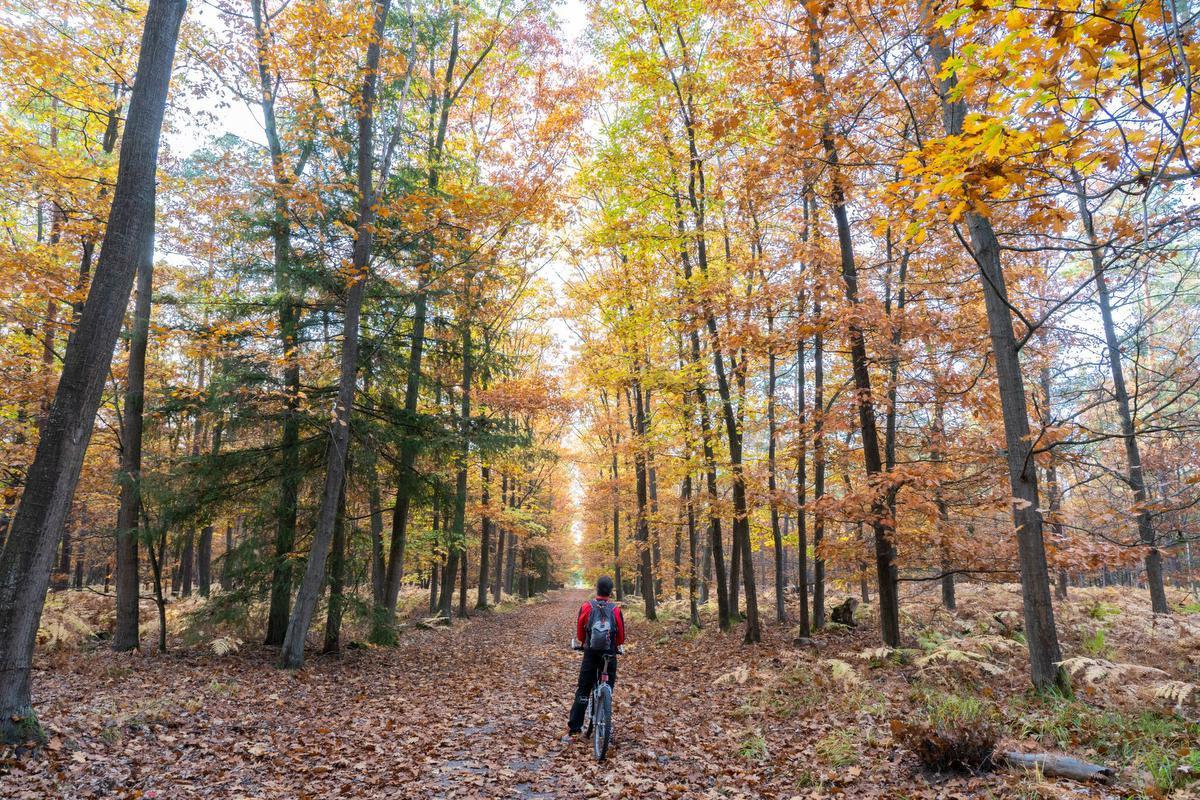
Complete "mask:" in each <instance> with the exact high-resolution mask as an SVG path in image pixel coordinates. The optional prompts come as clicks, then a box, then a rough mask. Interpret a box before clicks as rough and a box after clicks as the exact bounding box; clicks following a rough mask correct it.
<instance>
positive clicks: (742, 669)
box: [713, 664, 750, 686]
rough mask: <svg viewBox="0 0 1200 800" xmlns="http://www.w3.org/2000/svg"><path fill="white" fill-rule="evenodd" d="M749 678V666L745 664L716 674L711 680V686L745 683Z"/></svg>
mask: <svg viewBox="0 0 1200 800" xmlns="http://www.w3.org/2000/svg"><path fill="white" fill-rule="evenodd" d="M749 678H750V668H749V667H747V666H746V665H745V664H742V665H740V666H738V667H737V668H736V669H734V670H732V671H730V672H726V673H724V674H721V675H718V676H717V677H716V679H715V680H713V686H721V685H723V684H727V683H736V684H738V685H739V686H740V685H742V684H743V683H745V682H746V681H747V680H748V679H749Z"/></svg>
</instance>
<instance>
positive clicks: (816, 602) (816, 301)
mask: <svg viewBox="0 0 1200 800" xmlns="http://www.w3.org/2000/svg"><path fill="white" fill-rule="evenodd" d="M813 318H814V319H817V320H818V321H819V320H820V319H821V296H820V294H816V293H815V294H814V295H813ZM812 416H813V598H812V625H813V628H816V629H817V630H820V629H821V628H824V627H825V557H824V555H822V550H821V545H822V544H824V542H825V512H824V511H823V510H822V508H821V501H822V500H823V499H824V498H825V334H824V332H823V331H822V329H821V327H820V322H818V327H817V332H816V333H815V334H814V335H813V412H812Z"/></svg>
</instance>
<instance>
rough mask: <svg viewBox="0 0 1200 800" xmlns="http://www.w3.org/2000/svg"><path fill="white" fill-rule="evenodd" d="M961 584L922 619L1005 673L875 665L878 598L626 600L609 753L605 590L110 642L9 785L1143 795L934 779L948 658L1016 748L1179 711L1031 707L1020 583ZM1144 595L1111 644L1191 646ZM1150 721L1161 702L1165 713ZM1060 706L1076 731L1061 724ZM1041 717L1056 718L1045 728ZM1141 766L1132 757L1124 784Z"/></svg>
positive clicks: (1180, 649) (1002, 774) (8, 754)
mask: <svg viewBox="0 0 1200 800" xmlns="http://www.w3.org/2000/svg"><path fill="white" fill-rule="evenodd" d="M960 594H961V600H962V601H963V604H962V606H961V607H960V610H959V612H958V613H957V614H956V615H948V614H946V613H945V612H944V611H942V610H939V607H938V606H937V605H936V602H935V600H936V598H932V599H928V600H927V601H926V602H922V598H921V597H919V596H911V597H909V598H908V599H907V602H908V606H907V607H908V609H909V614H910V615H911V618H912V619H913V620H914V624H915V625H918V626H919V627H920V628H921V629H922V630H925V631H926V632H927V635H930V636H935V638H936V637H937V636H939V635H948V633H949V631H951V630H959V631H962V630H964V629H969V630H972V631H975V633H973V634H971V635H968V636H966V637H965V638H962V639H956V640H951V641H956V642H958V643H959V644H958V646H960V647H967V648H968V649H969V647H970V642H971V641H975V640H976V639H977V640H978V641H979V642H985V643H988V644H989V646H990V647H991V648H992V650H990V651H989V652H991V653H992V657H993V658H996V659H997V661H996V663H995V666H994V667H993V669H992V671H990V672H988V673H987V674H986V676H981V675H980V674H979V673H977V672H976V671H974V670H973V666H972V665H973V664H974V663H975V662H971V663H966V664H957V663H951V664H948V665H947V666H946V667H945V669H946V671H945V672H944V673H943V672H939V673H938V674H937V675H931V674H924V677H922V675H923V673H920V669H919V667H917V666H914V665H913V664H912V663H908V664H904V665H902V664H897V663H892V662H870V663H869V662H868V661H867V660H864V659H863V657H862V653H864V652H867V653H870V652H871V651H872V648H874V647H875V645H876V641H877V633H876V629H875V625H876V623H875V622H874V621H873V616H874V608H873V604H872V606H870V607H868V608H867V609H866V610H865V611H864V612H863V618H862V619H861V620H860V622H861V623H862V624H861V625H860V627H858V628H855V629H845V628H842V629H840V630H839V629H837V628H836V626H831V627H830V628H829V629H827V630H825V631H823V632H819V633H818V634H817V636H816V640H815V645H816V649H814V648H813V647H805V648H802V649H800V650H797V649H796V648H795V647H794V646H793V644H792V637H793V636H794V631H795V629H794V628H793V627H792V626H790V625H784V626H780V625H777V624H770V625H768V626H767V627H765V628H764V630H763V634H764V640H763V643H762V644H761V645H758V646H756V647H745V646H744V645H743V644H742V641H741V640H742V631H741V630H739V629H737V628H735V629H734V630H732V631H730V632H728V633H722V632H721V631H720V630H718V629H717V626H716V624H715V622H716V621H715V619H713V618H712V616H711V614H710V613H709V610H708V609H706V612H705V614H704V621H705V627H704V628H703V629H702V630H700V631H695V630H693V629H691V628H690V626H689V624H688V621H687V607H686V602H682V603H681V602H680V601H667V602H664V603H662V604H661V605H660V609H659V615H660V619H659V621H657V622H649V621H646V620H645V619H644V617H643V615H642V613H641V609H640V606H639V605H638V604H636V603H632V602H631V603H628V604H626V606H625V608H626V620H627V627H628V631H629V646H628V652H627V654H626V656H625V657H624V658H623V659H622V660H621V662H620V668H619V676H618V678H619V679H618V683H617V690H616V692H615V703H614V716H615V739H614V743H613V746H612V747H611V748H610V751H609V759H608V761H607V762H605V763H603V764H597V763H596V762H595V761H594V760H593V759H592V756H591V751H590V747H589V745H588V743H587V742H584V741H579V740H577V741H574V742H570V743H564V742H563V741H562V737H563V735H564V733H565V732H566V716H567V711H568V708H569V703H570V699H571V693H572V691H573V689H574V685H575V681H576V677H577V675H578V672H577V670H578V664H579V656H578V654H576V653H574V652H572V651H570V650H569V649H568V643H569V641H570V637H571V633H572V628H573V625H574V621H575V614H576V610H577V609H578V607H579V604H580V603H581V602H582V601H583V600H584V599H585V598H586V597H587V594H586V593H584V592H582V591H556V592H550V593H549V594H547V595H544V596H541V597H538V598H535V599H533V600H530V601H528V602H527V603H525V604H521V605H515V606H514V605H513V604H507V603H506V604H505V606H504V607H503V608H502V610H499V611H492V612H486V613H474V614H473V616H472V618H471V620H470V621H468V622H465V623H463V622H456V623H455V625H454V626H453V627H450V628H432V629H430V628H421V627H419V626H411V625H410V626H408V627H407V628H406V629H405V633H404V634H403V636H402V638H401V644H400V645H399V646H397V647H394V648H361V647H349V648H346V649H345V650H344V654H343V655H341V656H337V657H335V656H319V655H315V654H313V655H311V656H310V658H309V660H308V666H307V667H306V668H305V669H303V670H301V671H299V672H296V673H290V672H283V671H280V670H279V669H277V668H276V667H275V659H276V655H277V651H276V650H274V649H273V648H266V647H260V646H256V645H243V646H242V648H241V650H240V652H235V653H230V654H228V655H225V656H218V655H215V654H214V652H213V650H212V648H211V647H210V646H209V644H210V643H208V642H206V643H205V644H204V645H200V646H196V647H194V648H193V649H192V650H190V651H186V650H183V649H178V650H173V651H172V652H171V653H169V654H167V655H159V654H156V653H154V652H153V651H150V650H147V651H146V652H143V653H127V654H119V653H113V652H112V651H111V650H109V649H108V648H107V647H105V646H104V643H103V642H94V644H93V645H92V649H88V648H84V649H82V650H56V651H53V652H49V653H46V654H45V655H44V656H43V657H42V658H41V659H40V660H39V662H38V665H37V666H38V669H37V675H36V679H37V682H36V686H37V691H36V693H35V703H36V704H37V710H38V713H39V716H40V718H41V721H42V723H43V725H44V726H45V728H46V731H47V733H48V735H49V737H50V741H49V744H48V746H46V747H44V748H41V749H39V750H34V751H30V750H28V749H23V750H18V751H16V752H15V753H14V752H13V751H11V750H10V751H4V750H0V797H3V798H5V800H8V798H13V799H14V800H35V799H36V800H42V799H43V798H71V800H75V798H137V799H139V800H141V799H144V798H170V799H171V800H177V799H187V798H213V799H214V800H215V799H216V798H220V799H221V800H239V799H240V798H288V800H291V799H293V798H309V799H311V800H319V799H321V798H333V797H352V798H447V799H449V798H459V799H462V800H467V799H470V798H487V799H489V800H490V799H491V798H497V799H499V798H502V799H503V800H537V799H541V800H545V799H547V798H571V799H572V800H575V799H576V798H654V799H655V800H658V798H670V799H675V798H689V800H690V798H702V799H704V800H717V798H723V799H725V800H738V799H742V800H749V799H750V798H755V799H757V798H784V799H785V800H794V799H795V798H827V797H837V796H846V797H854V798H896V797H906V798H911V799H913V800H915V799H916V798H947V799H949V798H1010V797H1020V796H1030V797H1032V796H1037V797H1042V798H1065V797H1070V798H1072V800H1080V798H1092V799H1093V800H1108V799H1109V798H1116V797H1127V796H1131V793H1130V792H1129V791H1127V790H1122V789H1117V788H1116V787H1105V786H1102V785H1087V784H1075V783H1072V782H1069V781H1068V782H1064V783H1061V784H1053V783H1047V782H1045V781H1041V780H1038V779H1037V778H1036V777H1030V776H1026V775H1024V774H1022V773H1020V772H1018V771H1014V770H1002V771H999V772H992V773H984V774H979V775H967V774H943V775H932V774H929V773H924V772H922V771H921V768H920V766H919V764H918V763H917V761H916V759H915V758H914V757H913V756H912V754H911V753H909V752H907V751H906V750H905V749H904V748H903V747H901V746H900V745H899V744H898V743H897V741H896V740H895V738H894V737H893V735H892V731H891V730H890V727H889V726H890V725H891V722H892V721H893V720H907V719H912V718H914V715H918V714H919V713H920V708H921V701H920V693H919V692H918V691H917V690H918V689H919V687H921V686H925V687H926V688H927V689H928V687H931V686H934V685H935V684H933V683H930V681H931V680H937V679H938V675H941V676H942V678H944V679H945V680H947V681H951V682H953V683H956V684H957V683H961V682H964V681H965V683H964V684H963V685H968V686H970V685H977V684H975V681H978V680H981V679H984V678H986V687H987V688H986V691H987V692H992V693H993V696H996V697H1007V698H1010V700H1009V701H1008V703H1009V705H1010V706H1011V708H1008V711H1007V713H1008V719H1007V722H1006V726H1007V728H1008V729H1009V730H1011V731H1016V730H1025V734H1024V735H1023V736H1021V737H1020V739H1019V740H1009V741H1008V742H1007V743H1006V744H1005V746H1006V747H1009V748H1010V749H1018V750H1020V749H1026V750H1028V749H1033V750H1046V749H1050V750H1053V749H1054V748H1055V743H1054V740H1055V738H1056V737H1057V738H1061V737H1062V736H1063V735H1067V734H1069V737H1068V738H1071V737H1082V736H1084V735H1085V733H1086V731H1085V729H1084V728H1081V727H1079V726H1081V725H1084V724H1087V725H1091V726H1099V727H1096V728H1095V730H1093V731H1092V733H1091V734H1089V735H1088V740H1089V741H1090V743H1091V744H1090V746H1089V745H1087V744H1085V743H1084V742H1083V741H1077V742H1075V743H1074V744H1071V745H1070V747H1069V750H1068V752H1070V753H1072V754H1074V755H1079V756H1082V757H1086V758H1090V759H1092V760H1094V761H1098V762H1100V763H1108V764H1115V765H1119V764H1120V759H1119V758H1118V757H1117V751H1118V750H1120V749H1121V748H1126V747H1127V746H1128V742H1129V741H1130V737H1143V738H1144V739H1145V741H1144V742H1143V744H1142V745H1141V746H1151V745H1152V744H1153V741H1157V742H1158V744H1159V746H1164V747H1165V746H1167V740H1166V739H1164V736H1166V732H1167V729H1166V728H1164V727H1163V726H1162V724H1156V725H1150V726H1149V727H1145V726H1141V727H1139V724H1140V723H1139V724H1135V718H1134V717H1130V719H1129V720H1127V721H1125V722H1122V723H1121V725H1120V726H1117V727H1112V725H1113V720H1119V719H1123V718H1119V717H1118V716H1117V715H1114V714H1112V713H1108V712H1103V711H1102V710H1101V711H1097V712H1096V714H1097V715H1102V714H1103V713H1107V716H1104V717H1103V719H1104V720H1108V722H1107V723H1105V724H1107V725H1108V726H1109V727H1107V728H1106V727H1104V726H1103V725H1100V721H1101V717H1100V716H1095V715H1092V716H1089V713H1090V712H1087V711H1086V709H1084V708H1083V707H1082V706H1078V705H1074V706H1071V707H1070V708H1066V707H1064V708H1059V707H1058V706H1057V705H1055V704H1050V705H1046V706H1041V705H1038V704H1036V703H1035V704H1031V701H1030V700H1029V699H1028V697H1026V696H1025V692H1026V687H1027V683H1026V680H1027V679H1026V678H1025V677H1024V672H1023V670H1022V669H1021V667H1022V666H1023V665H1022V664H1021V660H1022V656H1023V653H1022V651H1020V650H1019V649H1016V648H1008V649H1002V650H995V648H996V647H997V646H998V643H999V642H1000V639H999V635H998V633H997V632H995V631H993V632H991V633H989V632H987V629H988V625H989V624H990V623H996V618H997V614H995V613H993V611H992V609H995V608H1004V609H1005V611H1004V613H1005V614H1008V615H1009V616H1013V615H1015V614H1016V613H1017V612H1016V609H1017V608H1018V607H1019V597H1018V596H1017V595H1016V593H1015V587H996V588H992V589H987V588H985V587H975V586H964V587H962V591H961V592H960ZM1121 597H1122V596H1121V595H1119V593H1113V592H1108V591H1107V590H1080V591H1078V592H1076V597H1075V599H1073V600H1072V601H1071V603H1070V605H1069V606H1065V607H1063V608H1062V609H1061V610H1062V612H1063V619H1064V623H1066V624H1067V625H1069V627H1067V628H1065V629H1064V630H1065V631H1067V632H1068V635H1070V636H1071V637H1072V640H1074V639H1075V638H1077V636H1078V634H1077V633H1076V631H1075V628H1076V626H1079V629H1080V630H1082V629H1083V628H1084V627H1085V626H1086V625H1087V624H1088V622H1087V621H1089V620H1091V621H1092V622H1094V620H1093V619H1092V617H1091V616H1089V609H1094V608H1096V607H1098V605H1097V604H1099V603H1101V602H1108V603H1110V604H1111V603H1113V602H1117V601H1120V602H1122V603H1124V602H1125V601H1124V600H1121ZM1138 604H1140V605H1138ZM1144 605H1146V603H1145V597H1144V595H1143V594H1142V593H1138V594H1137V595H1136V603H1134V604H1128V605H1123V606H1121V607H1122V608H1124V609H1125V611H1123V612H1119V613H1118V616H1117V617H1116V618H1115V619H1114V620H1113V621H1112V622H1110V630H1111V633H1112V637H1113V638H1112V642H1113V643H1114V646H1117V645H1116V643H1121V644H1120V645H1119V646H1120V647H1125V646H1126V644H1125V643H1129V646H1134V643H1136V645H1137V646H1141V647H1145V646H1146V643H1147V642H1149V643H1150V649H1151V650H1152V651H1154V652H1158V653H1162V654H1163V655H1164V657H1165V658H1167V659H1168V660H1170V659H1176V660H1179V659H1183V658H1186V653H1187V652H1188V651H1189V645H1188V642H1189V641H1194V639H1190V638H1189V637H1194V636H1195V633H1196V629H1195V628H1194V626H1193V624H1192V623H1190V622H1186V621H1182V620H1181V621H1179V622H1178V625H1164V626H1163V627H1162V628H1161V630H1160V629H1158V628H1154V629H1147V628H1146V626H1145V625H1144V624H1141V623H1140V620H1142V619H1143V618H1144V611H1145V609H1144V608H1143V606H1144ZM1110 607H1111V608H1112V609H1117V608H1118V606H1117V605H1110ZM996 624H999V623H996ZM1189 626H1191V627H1189ZM937 631H942V632H943V633H942V634H938V633H936V632H937ZM1168 640H1170V641H1168ZM93 641H94V640H93ZM1176 641H1177V642H1178V646H1177V647H1175V645H1172V644H1170V642H1176ZM1172 647H1175V649H1172ZM1006 654H1007V655H1006ZM990 663H991V662H989V664H990ZM1087 692H1088V693H1093V692H1092V690H1090V689H1089V690H1087ZM1022 698H1024V699H1022ZM1139 713H1140V712H1139ZM1063 715H1065V716H1063ZM1053 719H1059V720H1060V723H1054V722H1053ZM1136 719H1139V720H1141V719H1150V721H1151V722H1152V721H1153V720H1152V719H1151V718H1149V717H1145V716H1144V714H1143V716H1141V717H1137V718H1136ZM1086 720H1092V722H1086ZM1059 724H1065V725H1066V726H1067V728H1069V730H1068V731H1066V733H1064V732H1063V731H1058V732H1056V730H1057V728H1056V726H1057V725H1059ZM1147 725H1149V723H1147ZM1143 727H1145V730H1143V729H1142V728H1143ZM1110 728H1111V730H1110ZM1034 729H1044V731H1045V736H1043V737H1042V741H1040V742H1039V741H1037V737H1036V736H1035V735H1034V734H1032V733H1031V731H1033V730H1034ZM1172 730H1174V729H1172ZM1187 730H1194V729H1191V728H1188V729H1186V730H1185V729H1184V728H1179V730H1178V731H1176V732H1175V733H1173V734H1172V736H1174V737H1176V738H1173V739H1171V740H1170V741H1174V742H1176V743H1179V742H1182V741H1185V739H1186V737H1187V736H1189V735H1190V734H1189V733H1187ZM1181 737H1182V738H1181ZM1148 743H1149V744H1148ZM1059 746H1060V747H1062V746H1065V745H1063V744H1060V745H1059ZM1114 748H1116V750H1114ZM1136 780H1138V779H1137V776H1136V773H1131V774H1127V775H1125V776H1124V777H1123V778H1122V780H1121V783H1124V784H1125V785H1126V787H1129V786H1130V785H1136V783H1135V782H1136Z"/></svg>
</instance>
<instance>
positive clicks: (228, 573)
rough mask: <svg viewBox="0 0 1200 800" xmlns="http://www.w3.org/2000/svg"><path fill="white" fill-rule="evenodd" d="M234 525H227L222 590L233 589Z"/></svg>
mask: <svg viewBox="0 0 1200 800" xmlns="http://www.w3.org/2000/svg"><path fill="white" fill-rule="evenodd" d="M233 551H234V545H233V523H232V522H226V523H225V552H224V553H222V554H221V578H220V581H221V588H222V589H223V590H225V591H229V590H230V589H231V588H232V587H233Z"/></svg>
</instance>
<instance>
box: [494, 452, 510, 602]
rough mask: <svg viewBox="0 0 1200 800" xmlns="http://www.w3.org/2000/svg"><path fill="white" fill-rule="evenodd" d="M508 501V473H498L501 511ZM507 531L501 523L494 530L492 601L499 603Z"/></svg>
mask: <svg viewBox="0 0 1200 800" xmlns="http://www.w3.org/2000/svg"><path fill="white" fill-rule="evenodd" d="M507 503H508V475H505V474H503V473H501V475H500V509H501V511H503V510H504V508H505V507H506V506H507ZM506 533H507V531H506V530H505V528H504V526H503V525H499V526H497V531H496V566H495V568H494V573H495V574H494V575H493V576H492V602H493V603H499V602H500V598H501V592H500V590H501V588H502V584H503V581H504V552H505V551H504V548H505V544H506V543H505V537H506Z"/></svg>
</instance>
